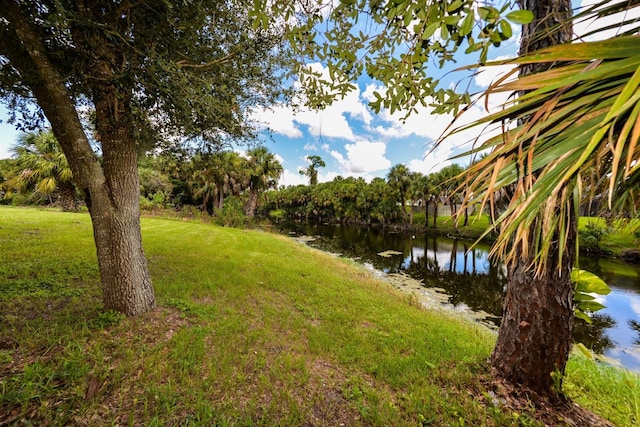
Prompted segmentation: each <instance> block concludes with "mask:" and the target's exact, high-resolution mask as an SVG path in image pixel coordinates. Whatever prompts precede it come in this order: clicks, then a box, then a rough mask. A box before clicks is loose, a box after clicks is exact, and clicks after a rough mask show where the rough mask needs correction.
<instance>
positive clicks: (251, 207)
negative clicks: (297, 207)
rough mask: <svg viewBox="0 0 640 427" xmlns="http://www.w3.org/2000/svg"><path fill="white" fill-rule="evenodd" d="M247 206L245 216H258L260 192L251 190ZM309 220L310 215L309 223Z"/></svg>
mask: <svg viewBox="0 0 640 427" xmlns="http://www.w3.org/2000/svg"><path fill="white" fill-rule="evenodd" d="M245 206H246V207H245V214H246V215H247V216H248V217H249V218H253V217H254V216H255V214H256V209H257V208H258V192H257V191H256V190H255V189H253V188H251V189H249V200H247V204H246V205H245ZM308 220H309V214H307V221H308Z"/></svg>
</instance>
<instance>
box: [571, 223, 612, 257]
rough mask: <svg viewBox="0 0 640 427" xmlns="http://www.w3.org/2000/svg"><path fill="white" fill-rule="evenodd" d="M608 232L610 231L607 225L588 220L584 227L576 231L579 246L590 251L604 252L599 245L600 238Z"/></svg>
mask: <svg viewBox="0 0 640 427" xmlns="http://www.w3.org/2000/svg"><path fill="white" fill-rule="evenodd" d="M609 233H611V229H610V228H609V227H607V226H603V225H600V224H598V223H596V222H595V221H589V222H588V223H587V224H586V225H585V226H584V228H583V229H580V231H579V232H578V236H579V240H580V248H581V249H582V250H584V251H586V252H590V253H601V252H604V249H603V247H602V245H601V242H602V238H603V237H604V236H606V235H607V234H609Z"/></svg>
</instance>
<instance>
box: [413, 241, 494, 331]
mask: <svg viewBox="0 0 640 427" xmlns="http://www.w3.org/2000/svg"><path fill="white" fill-rule="evenodd" d="M438 243H439V242H438V239H434V238H430V239H427V241H426V245H425V251H424V254H425V255H424V256H423V257H420V258H417V259H416V258H413V260H414V262H412V263H411V264H410V265H409V266H408V268H407V269H406V272H407V273H408V274H409V275H410V276H412V277H414V278H417V279H420V280H422V281H423V283H424V284H425V285H426V286H430V287H438V288H442V289H444V290H445V291H446V292H447V294H449V295H450V297H449V302H450V303H451V304H453V305H459V304H465V305H466V306H468V307H469V308H471V309H472V310H475V311H480V310H483V311H486V312H487V313H490V314H492V315H494V316H497V317H498V319H497V320H496V323H499V317H500V316H501V315H502V300H503V298H504V286H505V284H506V278H505V277H503V276H502V274H501V272H500V269H499V268H496V267H495V266H493V265H490V266H489V270H488V271H487V272H486V273H478V272H477V269H476V267H477V259H478V258H479V255H480V252H479V251H476V250H468V249H469V246H468V245H467V244H465V243H463V242H460V243H458V241H457V240H453V243H452V245H451V251H450V256H449V260H448V261H449V262H448V266H446V268H444V269H443V267H445V266H441V265H439V263H438V257H437V256H436V255H435V254H438V253H440V252H439V247H438ZM445 246H448V245H445ZM459 251H462V253H459ZM428 254H431V255H432V256H428ZM484 255H485V254H484V252H483V253H482V257H481V258H482V259H484V258H485V256H484ZM460 258H461V260H462V262H463V263H464V265H462V266H459V265H458V264H457V263H458V261H459V259H460Z"/></svg>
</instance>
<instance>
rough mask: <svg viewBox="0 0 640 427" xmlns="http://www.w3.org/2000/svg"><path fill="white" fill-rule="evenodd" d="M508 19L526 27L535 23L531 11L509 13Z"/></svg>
mask: <svg viewBox="0 0 640 427" xmlns="http://www.w3.org/2000/svg"><path fill="white" fill-rule="evenodd" d="M507 19H508V20H509V21H511V22H513V23H514V24H520V25H526V24H528V23H530V22H531V21H533V13H532V12H531V11H530V10H514V11H513V12H509V13H507Z"/></svg>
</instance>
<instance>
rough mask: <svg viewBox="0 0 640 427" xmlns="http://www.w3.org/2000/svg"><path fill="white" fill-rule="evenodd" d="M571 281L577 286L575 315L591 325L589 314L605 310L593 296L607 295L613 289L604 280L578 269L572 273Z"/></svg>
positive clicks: (574, 297)
mask: <svg viewBox="0 0 640 427" xmlns="http://www.w3.org/2000/svg"><path fill="white" fill-rule="evenodd" d="M571 280H572V281H573V283H574V284H575V291H574V295H573V300H574V302H575V306H574V312H575V315H576V317H578V318H579V319H582V320H584V321H586V322H587V323H591V318H590V317H589V315H588V314H587V312H590V313H593V312H596V311H598V310H601V309H603V308H605V306H604V305H602V304H600V303H599V302H597V301H596V297H594V296H593V295H592V294H597V295H607V294H608V293H609V292H611V289H610V288H609V286H608V285H607V284H606V283H605V282H604V280H602V279H601V278H599V277H598V276H596V275H595V274H593V273H590V272H588V271H585V270H580V269H578V268H574V269H573V270H572V271H571Z"/></svg>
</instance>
